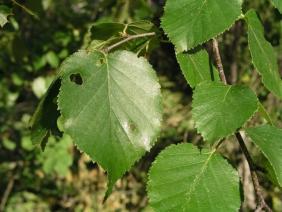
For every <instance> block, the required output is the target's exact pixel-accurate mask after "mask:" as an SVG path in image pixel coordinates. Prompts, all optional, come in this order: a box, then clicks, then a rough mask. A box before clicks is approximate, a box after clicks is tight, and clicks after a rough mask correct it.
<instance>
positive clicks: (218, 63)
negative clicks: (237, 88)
mask: <svg viewBox="0 0 282 212" xmlns="http://www.w3.org/2000/svg"><path fill="white" fill-rule="evenodd" d="M212 50H213V55H214V57H215V64H216V66H217V68H218V71H219V75H220V79H221V81H222V82H223V83H224V84H225V85H227V80H226V77H225V74H224V69H223V65H222V61H221V57H220V53H219V48H218V42H217V40H216V39H215V38H214V39H212Z"/></svg>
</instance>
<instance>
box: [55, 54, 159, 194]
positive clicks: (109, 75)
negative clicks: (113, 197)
mask: <svg viewBox="0 0 282 212" xmlns="http://www.w3.org/2000/svg"><path fill="white" fill-rule="evenodd" d="M60 74H61V77H62V86H61V90H60V93H59V98H58V105H59V109H60V111H61V114H62V116H63V119H64V130H65V132H66V133H67V134H69V135H70V136H71V137H72V138H73V140H74V142H75V144H76V145H77V147H78V148H79V149H80V150H81V151H83V152H85V153H86V154H88V155H89V156H90V157H91V158H92V160H94V161H96V162H98V163H99V164H100V165H101V166H102V167H103V168H104V169H105V170H106V171H107V173H108V179H109V184H108V192H107V195H108V194H109V193H110V192H111V189H112V186H113V185H114V183H115V182H116V180H117V179H118V178H120V177H121V176H122V175H123V174H124V173H125V172H126V171H127V170H129V169H130V167H131V166H132V165H133V164H134V163H135V162H136V161H137V160H138V159H140V158H141V156H142V155H143V154H144V153H145V152H146V151H149V150H150V148H151V147H152V145H153V144H154V142H155V141H156V137H157V135H158V132H159V129H160V122H161V98H160V85H159V84H158V82H157V77H156V74H155V72H154V71H153V69H152V68H151V66H150V65H149V63H148V62H147V61H146V60H145V59H143V58H138V57H137V56H136V55H135V54H133V53H131V52H127V51H117V52H114V53H112V54H109V55H105V54H102V53H100V52H97V51H92V52H87V51H79V52H78V53H75V54H74V55H73V56H71V57H70V58H68V59H67V60H66V61H65V62H64V63H63V64H62V66H61V68H60Z"/></svg>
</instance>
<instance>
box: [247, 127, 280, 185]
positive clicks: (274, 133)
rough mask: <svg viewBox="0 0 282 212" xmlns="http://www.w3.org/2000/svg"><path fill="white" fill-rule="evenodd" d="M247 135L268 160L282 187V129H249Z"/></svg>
mask: <svg viewBox="0 0 282 212" xmlns="http://www.w3.org/2000/svg"><path fill="white" fill-rule="evenodd" d="M246 133H247V135H248V136H249V137H250V138H251V139H252V141H253V142H254V143H255V144H256V146H257V147H258V148H259V149H260V150H261V152H262V153H263V154H264V156H265V157H266V158H267V159H268V161H269V163H270V165H271V167H272V169H273V170H274V173H275V176H276V179H277V182H278V184H279V185H280V187H282V157H281V155H282V129H279V128H276V127H274V126H270V125H264V126H259V127H255V128H249V129H247V130H246Z"/></svg>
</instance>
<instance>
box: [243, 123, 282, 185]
mask: <svg viewBox="0 0 282 212" xmlns="http://www.w3.org/2000/svg"><path fill="white" fill-rule="evenodd" d="M269 126H271V125H269ZM254 128H255V127H254ZM249 129H253V128H247V129H244V132H245V133H246V135H247V136H248V137H249V138H250V140H251V141H252V143H253V144H255V146H256V147H257V148H258V149H259V151H260V152H261V153H262V154H263V155H264V157H265V158H266V159H267V160H268V161H269V164H270V166H271V168H272V170H273V171H274V173H275V178H276V180H277V182H278V184H279V186H280V188H282V182H281V181H280V180H279V179H278V177H277V171H276V169H275V168H274V166H273V165H272V163H271V162H270V160H269V157H268V156H267V155H266V154H265V152H264V151H263V150H262V149H261V148H260V146H259V145H257V143H256V142H255V141H254V140H253V139H252V138H251V136H249V134H248V130H249Z"/></svg>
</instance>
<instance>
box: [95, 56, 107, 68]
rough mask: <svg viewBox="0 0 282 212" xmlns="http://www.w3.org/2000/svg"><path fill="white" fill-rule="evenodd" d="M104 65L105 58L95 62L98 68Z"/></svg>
mask: <svg viewBox="0 0 282 212" xmlns="http://www.w3.org/2000/svg"><path fill="white" fill-rule="evenodd" d="M104 63H106V59H105V58H100V59H99V60H97V62H96V65H97V66H98V67H100V66H102V65H103V64H104Z"/></svg>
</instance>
